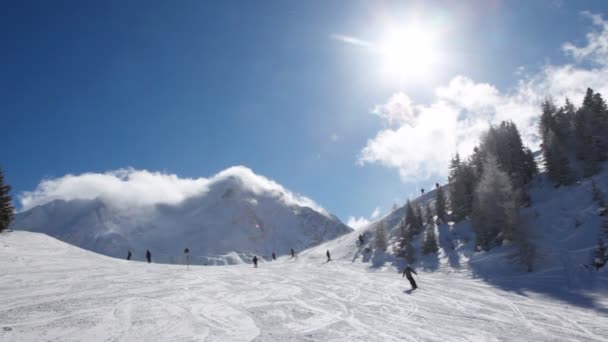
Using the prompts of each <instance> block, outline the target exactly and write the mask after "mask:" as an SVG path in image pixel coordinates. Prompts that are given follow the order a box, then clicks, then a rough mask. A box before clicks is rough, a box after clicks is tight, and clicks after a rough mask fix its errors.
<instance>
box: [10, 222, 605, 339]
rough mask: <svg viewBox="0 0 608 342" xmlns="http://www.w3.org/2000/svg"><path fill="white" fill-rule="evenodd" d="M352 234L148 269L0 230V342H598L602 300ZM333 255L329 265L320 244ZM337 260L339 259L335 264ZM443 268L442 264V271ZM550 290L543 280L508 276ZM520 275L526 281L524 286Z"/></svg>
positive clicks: (533, 276) (534, 276)
mask: <svg viewBox="0 0 608 342" xmlns="http://www.w3.org/2000/svg"><path fill="white" fill-rule="evenodd" d="M353 237H356V232H355V233H352V234H349V235H345V236H343V237H341V238H338V239H336V240H334V241H332V242H329V243H326V244H324V245H321V246H318V247H316V248H313V249H311V250H309V251H306V252H304V253H302V254H301V255H299V256H298V258H297V259H292V258H289V257H281V258H279V260H278V261H276V262H264V263H261V264H260V267H259V268H257V269H254V268H253V267H251V265H244V264H243V265H234V266H222V267H205V266H191V267H190V270H187V269H186V267H185V266H183V265H167V264H146V263H142V262H136V261H130V262H129V261H125V260H119V259H114V258H110V257H106V256H103V255H99V254H95V253H91V252H89V251H85V250H83V249H80V248H77V247H74V246H71V245H68V244H65V243H63V242H61V241H59V240H56V239H54V238H51V237H48V236H46V235H44V234H38V233H30V232H23V231H14V232H9V233H2V234H0V269H1V270H2V273H1V274H0V341H24V342H25V341H606V338H607V337H608V309H607V308H608V299H607V298H608V297H607V296H606V293H601V292H590V293H586V294H585V295H586V296H587V297H586V298H588V299H589V301H577V300H573V299H571V300H565V299H558V298H556V297H553V296H547V295H543V294H539V293H536V292H529V291H525V290H523V291H522V290H518V291H512V290H508V289H505V288H500V287H495V286H492V285H491V284H490V283H488V282H486V281H483V280H481V279H474V278H473V274H472V273H471V272H470V270H469V269H468V268H467V267H466V264H463V267H462V268H460V269H459V270H456V269H455V268H452V267H443V266H440V267H439V268H438V269H436V271H435V272H420V269H419V272H418V273H419V274H420V275H419V276H418V277H417V281H418V283H419V286H420V289H419V290H416V291H414V292H411V293H410V292H409V291H407V290H408V289H409V285H408V284H407V281H405V280H403V279H402V278H401V275H400V274H398V273H397V272H396V270H395V269H394V268H393V267H391V266H384V267H377V268H368V265H367V264H365V263H359V262H351V260H349V259H348V258H345V257H344V256H345V255H346V254H348V253H350V252H349V251H353V250H356V249H353V248H352V246H353V240H352V238H353ZM330 247H331V248H333V250H332V252H334V254H335V256H336V257H337V258H338V260H335V261H332V262H329V263H326V262H325V260H324V258H325V256H324V253H323V252H324V251H325V248H330ZM340 255H342V256H343V257H342V258H340ZM444 262H445V260H444V258H443V257H440V265H441V264H443V263H444ZM504 278H505V279H507V280H508V281H512V282H520V281H522V280H525V281H533V282H536V283H540V284H545V285H550V283H551V282H553V281H555V279H553V278H551V277H545V276H544V275H543V274H542V273H530V274H523V275H522V274H518V275H513V276H505V277H504ZM526 278H528V279H527V280H526Z"/></svg>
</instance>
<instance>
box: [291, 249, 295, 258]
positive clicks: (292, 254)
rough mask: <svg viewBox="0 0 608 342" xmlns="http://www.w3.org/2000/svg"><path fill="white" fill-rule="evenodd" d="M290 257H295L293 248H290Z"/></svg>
mask: <svg viewBox="0 0 608 342" xmlns="http://www.w3.org/2000/svg"><path fill="white" fill-rule="evenodd" d="M291 257H292V258H295V257H296V251H294V250H293V248H292V249H291Z"/></svg>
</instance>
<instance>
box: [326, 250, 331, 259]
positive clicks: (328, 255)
mask: <svg viewBox="0 0 608 342" xmlns="http://www.w3.org/2000/svg"><path fill="white" fill-rule="evenodd" d="M326 254H327V262H330V261H331V254H329V249H328V250H327V253H326Z"/></svg>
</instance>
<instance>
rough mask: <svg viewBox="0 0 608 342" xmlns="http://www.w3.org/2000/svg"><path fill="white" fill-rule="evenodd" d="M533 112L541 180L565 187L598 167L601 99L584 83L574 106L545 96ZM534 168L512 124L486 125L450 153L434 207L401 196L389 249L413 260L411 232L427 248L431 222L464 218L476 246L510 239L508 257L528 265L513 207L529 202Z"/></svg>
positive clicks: (524, 231) (603, 122)
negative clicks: (468, 145) (401, 214)
mask: <svg viewBox="0 0 608 342" xmlns="http://www.w3.org/2000/svg"><path fill="white" fill-rule="evenodd" d="M540 112H541V115H540V120H539V136H540V139H541V145H540V146H541V150H540V152H541V153H542V157H543V158H542V159H543V162H542V163H543V166H544V169H545V172H546V175H547V178H548V180H549V182H551V183H552V184H553V185H555V186H556V187H559V186H565V185H570V184H573V183H574V182H576V181H577V180H579V179H581V178H585V177H591V176H593V175H595V174H597V173H599V172H600V171H601V163H602V162H604V161H606V160H607V159H608V106H607V105H606V102H605V101H604V100H603V98H602V96H601V95H600V94H599V93H594V92H593V90H592V89H587V92H586V94H585V97H584V100H583V103H582V104H581V106H580V107H578V108H577V107H576V106H575V105H573V104H572V102H571V101H570V100H568V99H566V101H565V103H564V105H563V106H561V107H559V108H558V107H557V106H556V105H555V104H554V102H553V100H551V99H546V100H545V101H544V102H543V103H542V104H541V106H540ZM538 173H539V169H538V166H537V164H536V161H535V157H534V154H533V153H532V151H531V150H530V149H529V148H527V147H526V146H524V144H523V142H522V139H521V135H520V133H519V130H518V129H517V126H516V125H515V124H514V123H513V122H511V121H503V122H501V123H499V124H498V125H492V126H491V127H490V128H489V129H488V131H487V132H485V133H484V134H483V135H482V137H481V139H480V142H479V145H478V146H476V147H475V148H474V149H473V153H472V154H471V155H470V156H469V157H468V158H466V159H463V158H461V157H460V155H459V154H456V155H454V156H453V157H452V159H451V160H450V164H449V173H448V185H447V187H445V188H446V189H445V190H447V196H446V193H445V192H446V191H444V187H440V186H439V185H438V184H437V189H436V192H435V203H434V206H431V205H430V204H427V205H426V206H425V207H423V206H422V205H421V204H420V203H412V202H411V201H410V200H407V202H406V204H405V218H404V219H403V220H402V221H401V223H400V227H399V238H398V244H397V255H398V256H400V257H403V258H405V259H406V260H407V261H408V262H410V263H411V262H413V261H414V260H415V251H414V247H413V245H412V238H413V237H414V236H415V235H417V234H421V233H424V242H423V246H422V252H423V253H424V254H428V253H435V252H437V249H438V246H437V237H436V233H435V231H436V224H437V223H441V222H446V221H447V220H448V219H449V220H450V221H453V222H455V223H457V222H460V221H463V220H470V222H471V225H472V227H473V230H474V231H475V238H476V241H475V242H476V246H477V248H478V249H479V250H489V249H491V248H493V247H495V246H498V245H502V244H503V243H505V242H508V243H511V244H513V245H514V247H515V248H514V250H515V252H514V253H513V254H512V256H511V258H512V259H513V260H514V261H516V262H518V263H520V264H522V265H524V266H525V267H526V268H527V270H528V271H531V270H532V268H533V263H534V259H535V256H536V248H535V246H534V243H533V236H532V235H533V234H532V230H531V229H530V227H529V226H528V225H527V224H526V220H525V218H524V217H523V216H522V214H521V208H522V207H526V206H530V204H531V203H530V201H531V200H530V196H529V195H528V190H529V187H530V183H531V182H532V180H533V179H534V178H535V176H536V175H537V174H538ZM595 197H597V195H595ZM448 199H449V200H448ZM448 212H449V213H450V214H449V215H448V214H447V213H448ZM434 216H436V217H437V221H435V220H434V219H433V217H434ZM448 216H449V217H448Z"/></svg>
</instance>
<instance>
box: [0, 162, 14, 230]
mask: <svg viewBox="0 0 608 342" xmlns="http://www.w3.org/2000/svg"><path fill="white" fill-rule="evenodd" d="M10 191H11V187H10V186H9V185H8V184H5V183H4V172H3V171H2V169H0V232H2V231H4V230H6V229H8V227H9V226H10V224H11V222H12V221H13V217H14V215H15V207H14V206H13V199H12V197H11V195H10Z"/></svg>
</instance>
